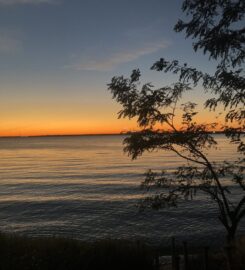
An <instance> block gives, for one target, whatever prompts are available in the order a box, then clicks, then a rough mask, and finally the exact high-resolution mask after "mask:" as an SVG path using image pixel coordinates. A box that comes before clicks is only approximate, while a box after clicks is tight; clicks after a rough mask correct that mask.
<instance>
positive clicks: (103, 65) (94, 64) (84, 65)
mask: <svg viewBox="0 0 245 270" xmlns="http://www.w3.org/2000/svg"><path fill="white" fill-rule="evenodd" d="M167 46H168V43H167V42H166V41H164V40H160V41H158V42H154V43H148V44H145V45H144V46H142V47H139V48H135V49H131V50H128V51H120V52H117V53H114V54H111V55H109V56H108V57H107V58H104V59H92V60H81V61H80V62H77V63H73V64H71V65H67V66H65V67H66V68H72V69H75V70H88V71H108V70H112V69H114V68H116V67H117V66H119V65H120V64H123V63H128V62H131V61H134V60H137V59H138V58H140V57H143V56H146V55H149V54H152V53H155V52H157V51H159V50H161V49H164V48H166V47H167Z"/></svg>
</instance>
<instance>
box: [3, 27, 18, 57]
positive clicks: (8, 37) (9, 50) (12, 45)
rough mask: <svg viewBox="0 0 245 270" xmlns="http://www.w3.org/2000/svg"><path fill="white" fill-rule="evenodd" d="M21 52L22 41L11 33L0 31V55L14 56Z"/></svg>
mask: <svg viewBox="0 0 245 270" xmlns="http://www.w3.org/2000/svg"><path fill="white" fill-rule="evenodd" d="M21 50H22V41H21V40H20V39H19V37H18V35H17V34H16V33H14V32H11V31H3V30H0V54H15V53H17V52H19V51H21Z"/></svg>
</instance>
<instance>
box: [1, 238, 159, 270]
mask: <svg viewBox="0 0 245 270" xmlns="http://www.w3.org/2000/svg"><path fill="white" fill-rule="evenodd" d="M103 268H105V269H108V270H110V269H119V270H120V269H124V270H125V269H142V270H144V269H149V270H150V269H154V268H153V253H152V250H151V249H150V248H149V247H147V246H145V245H143V244H141V243H136V242H130V241H123V240H103V241H97V242H94V243H85V242H81V241H77V240H71V239H62V238H55V237H52V238H28V237H21V236H16V235H6V234H1V235H0V269H1V270H49V269H50V270H51V269H52V270H56V269H57V270H70V269H71V270H76V269H79V270H81V269H83V270H86V269H103Z"/></svg>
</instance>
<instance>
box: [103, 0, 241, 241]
mask: <svg viewBox="0 0 245 270" xmlns="http://www.w3.org/2000/svg"><path fill="white" fill-rule="evenodd" d="M183 11H184V12H185V13H186V14H187V16H189V17H191V18H190V21H189V22H183V21H179V22H178V23H177V24H176V26H175V30H176V31H177V32H180V31H185V32H186V36H187V37H192V38H193V39H194V40H195V42H194V44H193V46H194V49H195V50H199V49H202V50H203V51H204V53H209V57H210V58H211V59H214V60H216V61H217V69H216V72H215V73H214V74H207V73H204V72H202V71H199V70H197V69H196V68H193V67H190V66H188V65H187V64H186V63H184V64H183V65H181V64H180V63H179V62H178V61H177V60H174V61H167V60H165V59H163V58H161V59H160V60H159V61H157V62H156V63H155V64H154V65H153V66H152V69H153V70H156V71H164V72H165V73H169V72H171V73H173V74H175V75H176V76H177V78H176V83H174V84H173V85H171V86H164V87H161V88H159V89H154V86H153V85H152V84H150V83H146V84H144V85H143V86H142V87H140V76H141V74H140V71H139V70H138V69H137V70H133V71H132V74H131V76H130V78H125V77H123V76H120V77H113V78H112V80H111V83H110V84H109V85H108V89H109V90H110V91H111V93H112V96H113V98H114V99H115V100H116V101H117V102H118V103H120V104H121V105H122V110H121V111H120V112H119V118H120V117H123V118H125V117H128V118H129V119H131V118H133V117H135V118H136V119H137V122H138V125H139V127H140V128H141V129H142V130H141V131H139V132H136V133H132V134H131V136H130V137H127V138H126V139H125V140H124V144H125V148H124V150H125V152H127V153H128V154H129V155H130V156H131V157H132V158H133V159H135V158H137V157H139V156H140V155H142V154H143V153H144V152H145V151H148V152H151V151H158V150H164V151H171V152H174V153H175V154H176V155H177V156H179V157H181V158H183V160H185V161H186V164H185V165H184V166H182V167H180V168H178V169H177V170H176V171H175V172H162V173H155V172H152V171H149V172H147V174H146V178H145V181H144V182H143V183H142V187H143V188H145V189H146V190H147V191H150V193H151V195H150V196H149V197H147V198H145V199H144V200H143V201H142V202H141V204H140V206H141V208H145V207H148V206H150V207H153V208H155V209H159V208H161V207H169V206H176V205H177V201H178V199H181V198H182V199H193V198H194V196H195V195H196V193H197V191H199V192H205V193H206V194H208V195H209V196H210V198H211V199H212V200H213V201H214V203H216V204H217V206H218V209H219V220H220V221H221V223H222V224H223V225H224V227H225V228H226V230H227V235H228V238H229V239H233V238H234V236H235V233H236V230H237V227H238V224H239V223H240V221H241V219H242V218H243V217H244V216H245V189H244V188H245V182H244V181H245V179H244V158H242V156H241V157H240V158H239V159H238V160H237V161H236V162H235V163H229V162H227V161H224V162H223V163H214V162H211V161H210V160H209V158H208V155H207V154H206V150H207V149H210V148H214V149H215V147H216V145H217V142H216V140H215V137H214V136H213V135H212V134H211V133H210V130H213V129H215V128H216V127H217V123H210V124H199V123H197V122H196V121H195V117H196V115H197V114H198V112H197V111H196V110H195V108H196V104H194V103H193V102H187V103H185V104H181V103H180V102H181V98H182V94H183V93H184V92H186V91H189V90H190V89H195V87H196V86H197V85H202V86H203V89H204V91H206V92H210V93H211V94H212V97H211V98H209V99H208V100H206V102H205V107H206V109H210V110H216V109H217V107H218V106H219V108H224V110H226V113H225V116H224V121H225V124H224V125H223V126H222V127H219V128H220V130H221V131H223V132H224V133H225V134H226V135H227V137H228V138H229V139H230V142H231V143H233V144H236V145H237V151H238V154H239V153H240V154H241V155H243V154H245V145H244V142H243V137H244V131H245V110H244V105H245V91H244V89H245V79H244V70H243V67H242V65H243V63H244V56H245V53H244V41H245V29H244V27H243V26H244V24H243V21H242V20H243V18H244V14H245V2H244V1H231V0H205V1H204V0H186V1H184V2H183ZM180 108H181V109H182V126H181V127H180V128H179V127H178V128H177V126H176V125H175V118H176V115H177V113H176V111H177V109H180ZM159 125H160V126H163V125H165V126H167V131H168V132H166V128H165V130H163V129H159V128H157V127H159ZM225 178H226V179H227V178H229V179H230V183H228V182H225V181H224V179H225ZM231 183H232V184H233V186H236V187H237V188H239V189H240V198H239V199H237V200H236V201H234V194H233V190H232V188H231V185H230V184H231ZM152 194H153V195H152Z"/></svg>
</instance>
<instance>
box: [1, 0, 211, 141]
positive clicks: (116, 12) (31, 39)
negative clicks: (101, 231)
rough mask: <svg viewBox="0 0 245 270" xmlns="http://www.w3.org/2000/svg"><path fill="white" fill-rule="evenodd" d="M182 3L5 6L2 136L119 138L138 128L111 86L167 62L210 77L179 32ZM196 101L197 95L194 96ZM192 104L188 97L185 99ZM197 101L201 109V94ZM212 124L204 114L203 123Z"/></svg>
mask: <svg viewBox="0 0 245 270" xmlns="http://www.w3.org/2000/svg"><path fill="white" fill-rule="evenodd" d="M181 3H182V1H180V0H171V1H170V0H169V1H164V0H150V1H149V0H0V59H1V61H0V121H1V125H0V135H1V136H6V135H8V136H12V135H17V136H23V135H46V134H81V133H114V132H120V131H124V130H134V129H136V124H135V122H134V121H128V120H118V119H117V112H118V111H119V109H120V106H119V105H117V104H116V102H115V101H114V100H112V99H111V95H110V93H109V91H108V90H107V83H109V82H110V79H111V78H112V77H113V76H115V75H129V74H130V71H131V70H132V69H134V68H140V69H141V71H142V75H143V80H144V81H150V82H153V84H154V85H156V86H163V85H166V84H170V83H171V82H173V81H174V77H173V76H171V75H168V76H164V75H163V74H161V73H158V72H155V71H150V67H151V65H152V64H153V63H154V62H155V61H156V60H158V59H159V58H160V57H165V58H167V59H169V60H172V59H179V60H180V61H183V62H188V63H189V64H191V65H194V66H196V67H197V68H201V69H203V70H205V71H210V70H212V69H213V68H214V64H212V63H210V62H209V61H208V57H206V56H203V55H202V54H201V53H193V49H192V46H191V44H192V40H186V39H185V38H184V35H183V34H177V33H175V32H174V31H173V27H174V24H175V23H176V22H177V20H178V18H181V17H182V18H183V14H182V12H181ZM189 97H190V96H189ZM186 98H187V99H188V97H186ZM191 100H192V101H197V102H199V103H202V102H203V101H204V95H203V92H202V91H201V89H199V90H198V89H196V90H195V91H192V92H191ZM207 117H209V116H208V114H207V112H202V113H201V117H200V119H202V120H203V121H205V120H206V119H205V118H207Z"/></svg>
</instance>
